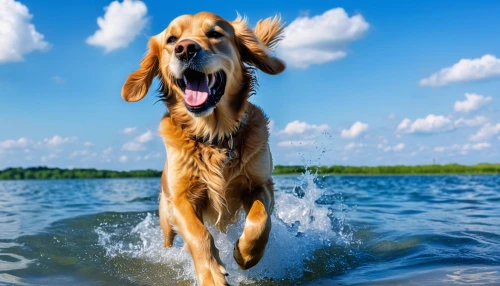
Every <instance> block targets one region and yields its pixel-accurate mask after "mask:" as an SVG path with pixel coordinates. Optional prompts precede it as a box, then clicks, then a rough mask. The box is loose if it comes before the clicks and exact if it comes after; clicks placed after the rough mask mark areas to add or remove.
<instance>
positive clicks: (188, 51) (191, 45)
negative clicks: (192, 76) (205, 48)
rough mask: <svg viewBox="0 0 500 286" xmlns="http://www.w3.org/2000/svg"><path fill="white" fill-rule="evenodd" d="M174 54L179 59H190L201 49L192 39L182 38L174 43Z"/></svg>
mask: <svg viewBox="0 0 500 286" xmlns="http://www.w3.org/2000/svg"><path fill="white" fill-rule="evenodd" d="M174 50H175V56H176V57H177V58H178V59H179V60H181V61H190V60H191V59H193V58H194V57H195V56H196V53H198V51H199V50H201V47H200V45H198V43H197V42H195V41H193V40H188V39H186V40H182V41H180V42H178V43H177V45H175V49H174Z"/></svg>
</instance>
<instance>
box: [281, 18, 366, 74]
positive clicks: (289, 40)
mask: <svg viewBox="0 0 500 286" xmlns="http://www.w3.org/2000/svg"><path fill="white" fill-rule="evenodd" d="M369 26H370V25H369V24H368V23H367V22H366V21H365V19H364V18H363V16H361V15H359V14H358V15H353V16H352V17H349V15H348V14H347V13H346V12H345V10H344V9H343V8H335V9H331V10H328V11H326V12H324V13H323V14H321V15H317V16H312V17H308V16H303V17H298V18H297V19H295V20H294V21H292V22H291V23H290V24H289V25H288V26H287V27H286V29H285V32H284V36H285V37H284V39H283V41H282V42H281V43H280V46H279V47H278V49H277V52H278V54H279V55H280V56H281V57H283V58H284V59H285V60H286V61H287V63H288V64H289V65H290V66H294V67H298V68H307V67H309V66H310V65H313V64H323V63H326V62H330V61H335V60H338V59H341V58H343V57H345V56H346V54H347V53H346V52H345V48H346V46H347V44H348V43H350V42H353V41H355V40H357V39H359V38H360V37H361V36H362V35H363V34H364V33H365V32H366V31H367V30H368V28H369Z"/></svg>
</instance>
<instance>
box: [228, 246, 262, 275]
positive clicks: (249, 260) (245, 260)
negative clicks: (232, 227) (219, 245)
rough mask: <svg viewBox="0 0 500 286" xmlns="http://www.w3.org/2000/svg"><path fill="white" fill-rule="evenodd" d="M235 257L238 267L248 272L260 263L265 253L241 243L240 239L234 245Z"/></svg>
mask: <svg viewBox="0 0 500 286" xmlns="http://www.w3.org/2000/svg"><path fill="white" fill-rule="evenodd" d="M252 252H254V253H252ZM233 256H234V260H235V261H236V263H238V266H239V267H240V268H241V269H243V270H246V269H249V268H252V267H254V266H255V265H256V264H257V263H259V261H260V259H261V258H262V256H264V251H256V249H255V248H253V249H252V247H251V245H248V244H246V245H245V243H244V241H241V242H240V239H238V240H237V241H236V242H235V243H234V250H233Z"/></svg>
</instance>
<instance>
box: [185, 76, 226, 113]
mask: <svg viewBox="0 0 500 286" xmlns="http://www.w3.org/2000/svg"><path fill="white" fill-rule="evenodd" d="M177 84H178V85H179V86H180V87H181V89H182V91H183V92H184V103H185V104H186V108H187V109H188V110H189V111H191V112H193V113H203V112H204V111H207V110H208V109H209V108H211V107H214V106H215V105H216V104H217V103H218V102H219V100H220V99H221V97H222V95H223V94H224V89H225V87H226V74H225V73H224V71H222V70H220V71H218V72H215V73H213V74H205V73H202V72H199V71H196V70H193V69H187V70H186V71H184V74H183V78H182V79H178V80H177Z"/></svg>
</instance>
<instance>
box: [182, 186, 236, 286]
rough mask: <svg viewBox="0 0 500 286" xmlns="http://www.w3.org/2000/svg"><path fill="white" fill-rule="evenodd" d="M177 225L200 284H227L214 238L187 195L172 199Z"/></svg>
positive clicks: (225, 273)
mask: <svg viewBox="0 0 500 286" xmlns="http://www.w3.org/2000/svg"><path fill="white" fill-rule="evenodd" d="M172 211H173V217H174V221H175V226H176V228H177V231H178V233H179V234H180V235H181V236H182V238H183V240H184V243H185V245H186V247H187V249H188V251H189V252H190V253H191V256H192V257H193V262H194V267H195V270H196V276H197V278H198V283H199V285H202V286H205V285H227V282H226V278H225V276H226V275H227V272H226V270H225V268H224V267H223V266H222V263H221V261H220V258H219V251H218V250H217V248H216V247H215V244H214V239H213V238H212V235H210V232H208V230H207V229H206V228H205V225H203V223H202V222H201V220H200V218H199V216H198V215H197V214H196V212H195V211H194V209H193V206H192V205H191V202H190V201H189V200H188V199H187V197H186V196H185V195H181V196H180V197H176V198H174V199H173V200H172Z"/></svg>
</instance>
